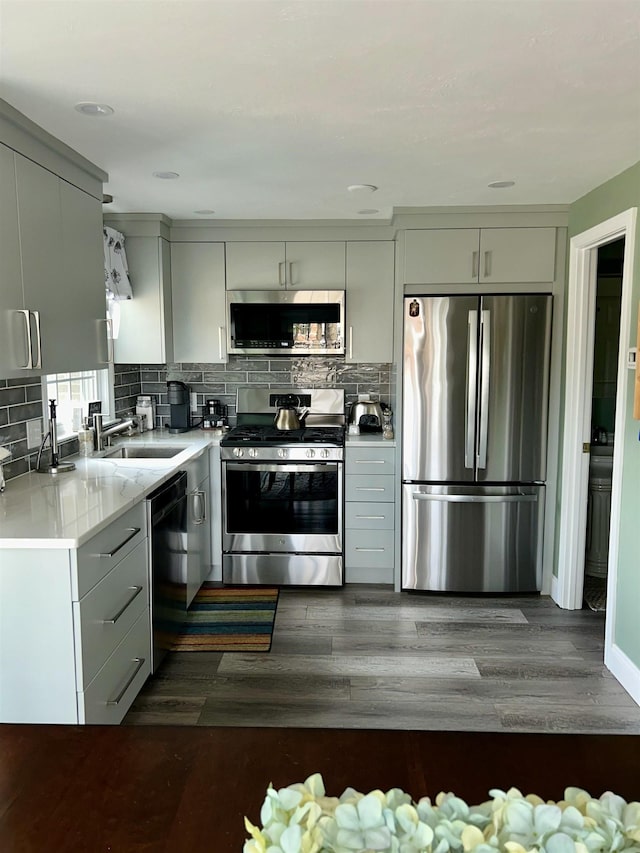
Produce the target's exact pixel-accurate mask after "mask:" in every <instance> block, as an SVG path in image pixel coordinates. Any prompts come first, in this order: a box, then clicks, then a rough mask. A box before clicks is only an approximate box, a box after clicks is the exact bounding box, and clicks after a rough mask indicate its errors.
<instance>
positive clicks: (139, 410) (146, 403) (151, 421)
mask: <svg viewBox="0 0 640 853" xmlns="http://www.w3.org/2000/svg"><path fill="white" fill-rule="evenodd" d="M136 415H138V417H139V418H140V432H146V431H147V430H149V429H153V428H154V427H155V424H156V404H155V402H154V400H152V399H151V397H150V396H148V395H147V394H142V395H140V396H139V397H138V398H137V400H136Z"/></svg>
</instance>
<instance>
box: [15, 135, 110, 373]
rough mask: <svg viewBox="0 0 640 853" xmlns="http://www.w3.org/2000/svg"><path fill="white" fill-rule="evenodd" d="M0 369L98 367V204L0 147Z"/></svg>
mask: <svg viewBox="0 0 640 853" xmlns="http://www.w3.org/2000/svg"><path fill="white" fill-rule="evenodd" d="M0 187H1V194H0V250H1V251H0V271H1V273H2V287H1V288H0V325H1V328H0V339H1V342H0V375H2V376H4V377H6V378H17V377H23V376H29V375H39V374H42V373H62V372H67V371H74V370H81V369H82V370H90V369H96V368H99V367H104V366H105V365H106V364H107V363H108V361H109V355H110V354H109V347H108V335H107V320H106V302H105V291H104V254H103V247H102V207H101V204H100V201H99V200H98V199H97V198H95V197H94V196H92V195H90V194H89V193H86V192H84V191H83V190H81V189H79V188H78V187H75V186H73V185H72V184H70V183H68V182H67V181H64V180H63V179H62V178H60V177H58V176H57V175H55V174H54V173H53V172H50V171H49V170H47V169H45V168H43V167H42V166H40V165H38V164H37V163H35V162H33V161H32V160H30V159H28V158H26V157H23V156H22V155H21V154H19V153H17V152H15V151H12V150H11V149H9V148H7V147H5V146H3V145H0Z"/></svg>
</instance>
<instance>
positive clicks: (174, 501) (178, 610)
mask: <svg viewBox="0 0 640 853" xmlns="http://www.w3.org/2000/svg"><path fill="white" fill-rule="evenodd" d="M147 521H148V530H149V531H150V540H149V573H150V578H149V581H150V583H149V588H150V596H149V598H150V601H149V604H150V608H151V632H152V635H151V672H152V673H153V672H155V671H156V670H157V668H158V666H159V665H160V663H161V661H162V659H163V658H164V656H165V655H166V653H167V652H168V651H169V650H170V649H171V647H172V645H173V641H174V639H175V637H176V636H177V635H178V634H179V633H180V632H181V631H182V627H183V625H184V622H185V620H186V615H187V474H186V472H185V471H180V472H179V473H177V474H175V475H174V476H173V477H171V479H169V480H167V482H166V483H163V484H162V485H161V486H159V487H158V488H157V489H156V490H155V491H154V492H152V493H151V494H150V495H149V496H148V498H147Z"/></svg>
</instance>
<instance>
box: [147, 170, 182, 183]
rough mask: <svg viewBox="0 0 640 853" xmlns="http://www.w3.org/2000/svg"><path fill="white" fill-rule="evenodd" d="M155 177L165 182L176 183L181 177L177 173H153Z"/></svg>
mask: <svg viewBox="0 0 640 853" xmlns="http://www.w3.org/2000/svg"><path fill="white" fill-rule="evenodd" d="M153 177H154V178H160V179H161V180H163V181H175V179H176V178H179V177H180V175H179V174H178V173H177V172H153Z"/></svg>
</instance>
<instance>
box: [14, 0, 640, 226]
mask: <svg viewBox="0 0 640 853" xmlns="http://www.w3.org/2000/svg"><path fill="white" fill-rule="evenodd" d="M0 79H1V87H0V96H1V97H2V98H4V99H5V100H6V101H8V102H9V103H10V104H12V105H13V106H14V107H16V108H17V109H19V110H20V111H21V112H23V113H25V114H26V115H27V116H28V117H29V118H31V119H33V120H34V121H36V122H37V123H38V124H40V125H41V126H42V127H44V128H45V129H46V130H48V131H49V132H51V133H53V134H54V135H55V136H57V137H58V138H59V139H61V140H63V141H64V142H66V143H67V144H68V145H70V146H71V147H73V148H75V149H76V150H77V151H79V152H80V153H81V154H83V155H84V156H85V157H87V158H88V159H89V160H91V161H93V162H94V163H96V164H97V165H98V166H100V167H102V168H103V169H104V170H105V171H107V172H108V173H109V175H110V180H109V183H108V185H106V186H105V191H106V192H109V193H111V194H113V196H114V199H115V200H114V203H113V204H112V205H110V206H109V210H110V211H117V212H123V211H145V212H162V213H166V214H167V215H169V216H170V217H172V218H184V219H195V218H200V217H198V216H197V214H195V213H194V211H196V210H199V209H203V208H212V209H214V210H215V214H214V215H213V216H210V217H205V218H212V219H248V218H251V219H255V218H269V219H292V218H305V219H309V218H312V219H345V218H358V219H363V218H365V219H366V218H369V219H380V218H385V217H388V216H390V214H391V210H392V207H394V206H407V205H411V206H414V205H418V206H433V205H486V204H557V203H560V204H566V203H570V202H572V201H574V200H575V199H576V198H579V197H580V196H581V195H583V194H584V193H585V192H587V191H588V190H589V189H591V188H593V187H594V186H597V185H598V184H600V183H602V182H603V181H605V180H607V179H608V178H610V177H612V176H613V175H616V174H618V173H619V172H621V171H622V170H623V169H625V168H626V167H628V166H630V165H632V164H633V163H635V162H637V161H638V160H639V159H640V95H639V92H640V0H289V2H284V0H196V2H194V0H166V1H165V0H44V2H35V0H0ZM79 101H97V102H101V103H107V104H110V105H111V106H112V107H113V108H114V110H115V114H114V115H113V116H110V117H108V118H87V117H84V116H82V115H80V114H79V113H77V112H75V111H74V105H75V104H76V103H77V102H79ZM157 170H162V171H166V170H169V171H174V172H178V173H179V174H180V178H179V179H178V180H174V181H162V180H158V179H157V178H154V177H152V172H154V171H157ZM508 179H510V180H514V181H515V182H516V185H515V186H514V187H511V188H510V189H503V190H494V189H489V188H487V184H488V183H489V182H490V181H496V180H508ZM358 183H367V184H375V185H377V186H378V187H379V189H378V191H377V192H375V193H373V194H369V195H362V194H354V193H350V192H348V191H347V186H348V185H350V184H358ZM363 208H364V209H367V208H376V209H378V210H379V214H370V215H365V216H362V215H359V214H358V210H361V209H363Z"/></svg>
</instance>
